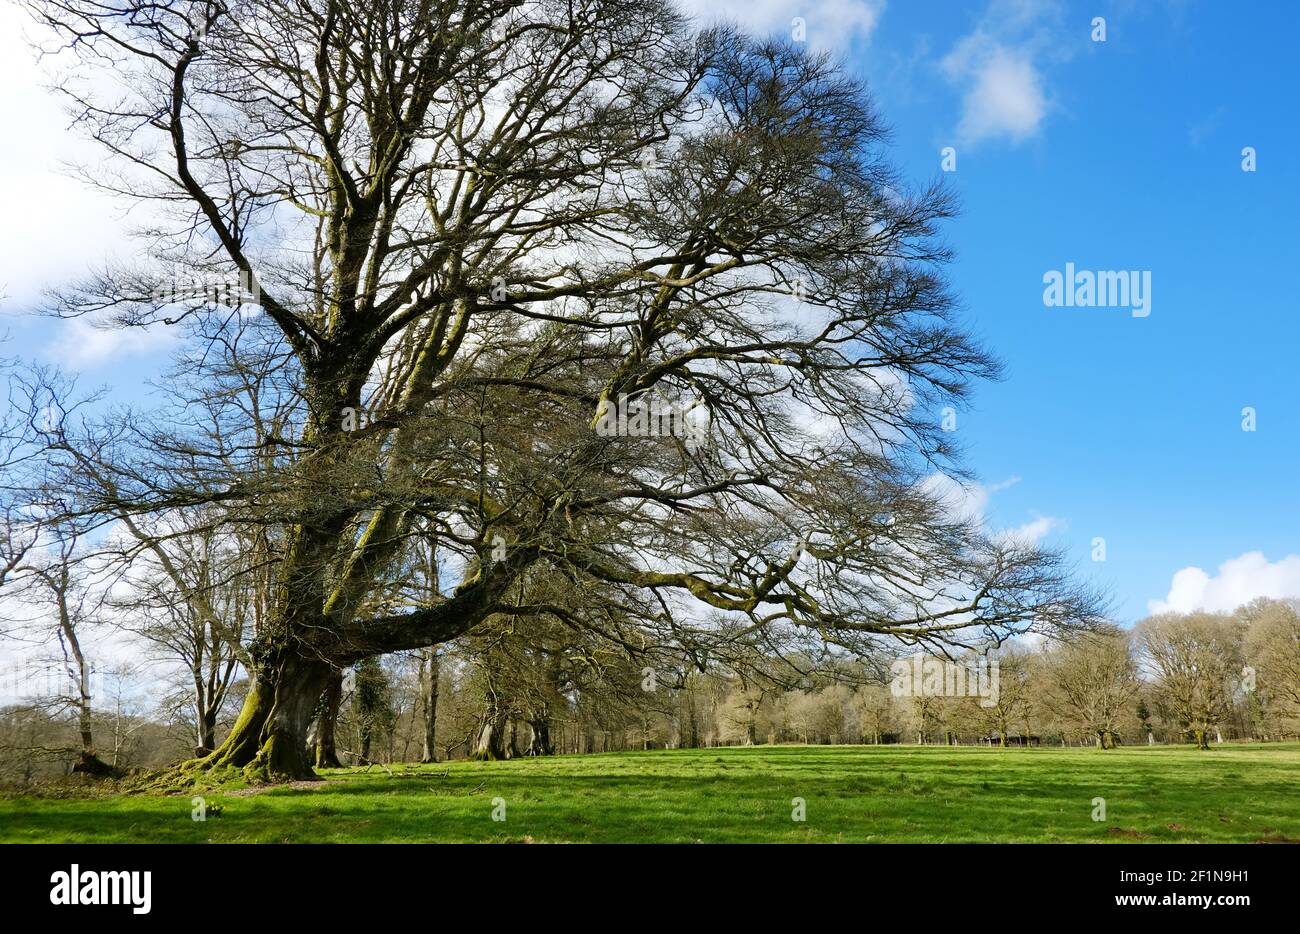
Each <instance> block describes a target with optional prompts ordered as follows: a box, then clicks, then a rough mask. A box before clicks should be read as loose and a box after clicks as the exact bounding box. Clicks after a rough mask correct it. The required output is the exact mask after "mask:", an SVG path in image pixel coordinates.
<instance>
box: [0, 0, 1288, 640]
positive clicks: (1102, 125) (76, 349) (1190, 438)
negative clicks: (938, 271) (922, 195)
mask: <svg viewBox="0 0 1300 934" xmlns="http://www.w3.org/2000/svg"><path fill="white" fill-rule="evenodd" d="M694 8H695V10H696V11H697V12H703V13H705V14H706V15H718V14H724V15H731V16H734V17H736V18H738V19H739V20H741V21H742V23H744V24H746V25H749V26H751V27H754V28H758V29H773V30H781V31H786V30H789V29H790V27H791V24H792V23H793V21H794V18H795V17H799V18H801V19H802V20H803V22H804V25H805V27H806V31H807V41H808V42H809V43H810V44H813V45H815V46H820V47H824V48H828V49H832V50H834V51H836V52H837V53H839V54H840V55H842V56H843V57H844V58H845V60H846V61H847V62H848V63H849V66H850V68H852V69H853V70H854V71H856V72H858V73H859V74H861V75H862V76H863V77H864V78H865V79H866V80H867V81H868V82H869V84H870V87H871V88H872V91H873V93H874V94H875V97H876V99H877V102H878V104H879V106H880V109H881V111H882V113H883V115H884V117H885V119H886V120H887V122H888V123H889V124H890V125H891V126H892V127H893V130H894V137H893V153H894V157H895V159H896V161H897V162H898V164H899V165H900V166H901V167H902V168H903V169H904V171H905V172H906V174H907V175H908V176H909V177H911V178H912V179H913V180H915V181H916V182H918V183H920V182H923V181H925V180H927V179H929V178H931V177H934V176H936V175H939V174H943V173H941V155H940V151H941V150H942V149H943V148H944V147H948V146H951V147H953V148H954V149H955V150H956V159H957V162H956V171H954V172H950V173H946V174H945V177H946V178H947V180H948V182H949V183H950V184H951V185H952V187H953V188H954V190H955V191H956V192H958V194H959V195H960V198H961V202H962V214H961V216H960V217H959V218H958V219H957V220H955V221H954V222H952V223H951V224H950V225H949V226H948V228H947V238H948V240H949V242H950V243H951V245H952V246H953V247H954V248H955V250H956V252H957V260H956V262H955V263H954V265H953V266H952V268H951V269H950V276H951V279H952V282H953V285H954V287H955V289H956V291H957V293H958V294H959V295H960V296H961V298H962V302H963V306H964V309H965V315H966V321H967V323H968V325H969V327H970V328H971V329H972V330H973V331H975V332H976V333H977V334H979V335H980V336H982V337H983V338H984V340H985V341H986V342H987V344H988V345H989V346H990V347H991V348H992V349H993V350H994V351H995V352H996V353H997V354H998V355H999V356H1000V357H1001V358H1002V360H1003V361H1004V362H1005V364H1006V367H1007V378H1006V380H1005V381H1004V382H1002V383H999V384H990V385H984V386H981V387H980V388H979V390H978V391H977V393H976V395H975V398H974V406H973V408H972V409H971V410H969V411H963V412H961V413H959V415H958V422H957V431H958V433H959V437H960V438H961V440H962V441H963V443H964V445H965V447H966V450H967V453H968V458H969V463H970V464H971V466H972V467H973V468H974V469H975V471H976V472H977V473H978V475H979V477H980V479H981V481H982V482H983V484H984V486H983V487H981V488H979V489H977V490H975V491H973V494H972V495H973V497H974V499H975V501H976V502H977V504H983V507H984V509H985V512H986V515H987V517H988V520H989V521H990V523H991V524H993V525H995V526H998V527H1013V526H1022V525H1026V524H1031V523H1032V524H1034V525H1035V527H1036V528H1037V529H1039V530H1040V531H1043V532H1044V533H1045V535H1046V539H1047V540H1048V541H1053V542H1057V543H1060V544H1062V545H1064V546H1066V547H1067V548H1068V549H1069V551H1070V553H1071V555H1072V557H1074V559H1075V560H1076V561H1077V562H1078V563H1079V567H1080V570H1081V571H1082V573H1084V574H1086V575H1089V576H1091V577H1094V578H1095V579H1096V580H1098V581H1099V582H1101V583H1103V584H1105V585H1106V586H1108V587H1109V588H1111V589H1112V591H1113V593H1114V595H1115V598H1116V609H1117V614H1118V616H1119V618H1120V619H1121V620H1122V621H1125V622H1132V621H1134V620H1136V619H1138V618H1140V617H1141V616H1143V615H1145V614H1146V612H1147V611H1148V608H1149V605H1150V602H1151V601H1165V600H1166V599H1167V598H1168V600H1169V603H1170V605H1171V606H1173V607H1175V608H1178V609H1191V608H1192V607H1194V606H1204V607H1207V608H1211V609H1226V608H1229V607H1230V606H1233V605H1236V604H1237V603H1239V602H1242V601H1244V600H1246V599H1249V598H1251V597H1253V596H1258V595H1272V596H1300V543H1298V542H1297V527H1298V525H1300V523H1297V518H1300V484H1298V483H1297V481H1296V465H1297V463H1298V462H1300V458H1298V457H1297V454H1300V379H1297V377H1296V375H1295V370H1296V367H1295V363H1294V360H1295V356H1296V350H1297V348H1298V347H1300V318H1298V317H1297V315H1296V312H1297V304H1298V299H1297V289H1296V286H1295V276H1296V271H1297V270H1300V232H1297V227H1296V222H1295V218H1296V216H1297V214H1300V203H1298V202H1300V167H1298V165H1297V158H1296V154H1297V153H1298V152H1300V123H1298V122H1297V119H1296V110H1295V99H1296V96H1297V92H1300V78H1298V77H1297V71H1296V64H1295V62H1296V59H1295V55H1296V52H1295V50H1296V48H1297V47H1298V46H1300V5H1296V4H1293V3H1288V2H1282V0H1278V2H1274V3H1250V2H1245V3H1234V4H1228V3H1226V2H1204V0H1203V2H1195V0H1187V2H1163V3H1162V2H1155V0H1151V2H1143V3H1136V2H1115V3H1112V2H1100V0H1093V2H1088V3H1070V2H1064V0H1062V2H1052V0H994V2H987V0H978V2H972V3H957V2H938V0H887V2H880V0H871V2H868V0H822V2H818V3H797V2H784V0H751V2H744V3H742V2H737V0H728V2H704V0H698V2H696V3H695V4H694ZM1098 16H1100V17H1104V19H1105V21H1106V41H1105V42H1095V41H1093V40H1092V38H1091V33H1092V32H1093V29H1094V27H1093V25H1092V22H1093V19H1094V17H1098ZM17 21H18V20H17V18H16V16H15V15H14V12H13V11H12V10H11V9H5V10H4V11H3V13H0V53H2V57H0V62H3V63H4V64H3V65H0V72H3V73H2V74H0V80H4V81H5V83H6V88H7V89H8V93H7V95H6V97H5V98H4V99H3V100H2V101H0V122H2V123H3V125H5V126H8V127H15V126H18V127H23V128H24V132H22V133H19V134H15V136H14V138H13V142H12V144H10V145H8V146H7V148H6V151H5V152H3V153H0V191H2V192H3V194H4V196H5V197H6V198H7V199H10V200H9V201H8V202H7V203H10V204H16V205H17V207H16V208H15V210H14V211H13V213H11V214H10V216H9V217H8V218H7V219H6V221H5V223H4V224H2V225H0V257H3V258H2V259H0V287H3V288H4V291H6V292H7V293H8V296H9V298H8V302H7V305H8V308H7V312H8V313H9V315H10V317H9V318H8V320H7V321H6V323H5V327H6V329H7V330H8V331H9V332H10V334H11V335H12V339H11V341H10V343H9V345H8V347H7V348H6V352H10V353H12V352H14V351H18V352H23V353H28V354H33V355H37V356H42V357H44V358H47V359H50V360H56V361H59V362H62V363H64V364H67V365H70V366H72V367H74V368H76V369H79V370H80V371H82V373H83V374H84V380H83V381H84V382H85V383H87V384H91V385H94V384H99V383H103V382H109V383H114V384H118V385H125V383H126V382H129V381H131V380H132V379H134V378H138V376H139V374H140V373H143V372H147V371H149V370H151V369H153V368H155V367H156V365H157V362H158V361H159V360H160V359H161V351H162V350H163V347H164V344H163V343H161V342H160V341H159V340H158V339H156V338H148V337H133V338H131V339H129V340H128V339H124V338H121V337H110V336H106V335H103V334H99V333H95V332H91V331H90V330H88V329H87V328H85V327H84V326H80V325H75V326H74V325H55V324H53V323H51V322H47V321H40V322H38V321H33V320H31V319H25V318H22V317H14V316H13V315H14V313H21V312H22V311H23V310H24V309H25V308H27V307H29V306H30V304H31V303H32V302H33V301H34V299H35V297H36V294H37V290H38V289H39V288H40V286H41V285H52V284H56V282H57V280H58V278H59V277H60V276H62V275H71V274H75V272H77V271H78V270H81V269H84V268H85V267H86V265H87V264H88V263H93V262H95V261H96V260H97V259H99V258H101V257H103V256H104V255H106V254H107V253H108V252H110V251H111V247H109V246H107V245H108V244H112V243H114V242H119V240H120V238H119V236H118V232H119V231H120V230H121V229H122V227H123V225H124V223H126V222H125V221H123V220H122V219H121V218H119V217H118V216H117V214H116V213H115V212H114V211H113V210H112V209H111V207H110V206H109V205H108V204H107V203H106V202H103V201H100V200H98V199H95V198H92V197H89V196H87V195H86V194H85V193H84V191H82V190H80V189H78V188H77V187H76V185H75V184H74V183H73V182H71V181H69V180H67V179H63V178H60V177H59V176H57V175H55V174H54V164H55V163H56V162H57V161H58V160H59V159H62V158H66V157H69V156H75V155H76V153H77V152H78V151H80V150H79V147H77V146H76V145H75V144H73V143H71V142H70V141H69V139H68V138H67V136H66V135H65V134H64V133H63V131H62V125H63V124H62V120H61V118H60V117H59V114H58V110H57V106H56V105H55V104H53V103H52V102H51V101H50V100H49V99H48V98H47V97H46V96H45V95H44V94H43V93H42V92H41V91H40V89H39V87H38V81H39V75H38V72H37V71H36V69H35V67H34V66H33V65H32V64H31V62H30V56H28V55H27V53H26V52H25V50H24V49H23V48H22V46H21V44H20V43H19V41H18V38H17V36H16V34H14V32H13V28H12V27H13V26H14V24H15V23H16V22H17ZM1247 146H1251V147H1254V149H1255V151H1256V153H1257V160H1258V161H1257V171H1255V172H1244V171H1242V154H1241V152H1242V149H1243V147H1247ZM51 200H52V201H53V202H54V204H55V208H54V209H49V208H42V207H41V205H42V204H43V203H45V204H48V203H49V202H50V201H51ZM19 218H20V219H21V220H17V219H19ZM1067 263H1073V264H1074V266H1075V267H1076V268H1078V269H1087V270H1143V271H1149V272H1150V273H1151V278H1152V296H1151V309H1150V312H1151V313H1150V315H1149V316H1148V317H1145V318H1136V317H1133V316H1132V315H1131V314H1130V313H1129V311H1128V310H1126V309H1123V308H1055V307H1046V306H1045V305H1044V302H1043V289H1044V285H1043V275H1044V273H1046V272H1048V271H1049V270H1062V269H1064V268H1065V265H1066V264H1067ZM1247 406H1250V407H1253V408H1254V410H1255V412H1256V419H1257V422H1256V430H1255V431H1253V432H1246V431H1243V430H1242V410H1243V408H1245V407H1247ZM937 417H938V413H936V418H937ZM1097 537H1100V538H1104V539H1105V547H1106V560H1105V561H1104V562H1094V561H1092V560H1090V558H1091V554H1092V551H1093V544H1092V543H1093V540H1094V539H1095V538H1097ZM1256 553H1258V554H1256ZM1289 556H1290V557H1289ZM1225 562H1226V564H1225ZM1196 569H1201V570H1200V571H1199V572H1198V571H1197V570H1196ZM1171 590H1172V593H1171Z"/></svg>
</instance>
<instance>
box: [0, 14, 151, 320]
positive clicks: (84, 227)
mask: <svg viewBox="0 0 1300 934" xmlns="http://www.w3.org/2000/svg"><path fill="white" fill-rule="evenodd" d="M24 33H28V34H31V35H38V33H37V32H36V30H35V27H34V26H33V25H32V23H31V20H30V19H28V18H27V16H26V15H25V14H24V13H23V11H22V10H20V9H18V8H16V7H14V6H10V5H6V6H4V7H0V87H3V88H4V93H3V94H0V126H3V127H4V128H5V145H4V146H3V147H0V198H3V199H4V203H5V206H6V222H5V223H4V224H0V292H3V293H4V294H5V297H6V301H5V312H6V313H11V312H14V311H23V310H26V309H27V308H29V307H30V306H32V305H34V304H36V303H37V302H38V301H39V299H40V296H41V292H42V290H43V289H45V288H47V287H49V286H54V285H60V284H66V283H67V281H68V280H69V279H72V278H76V277H78V276H80V275H82V274H84V273H85V271H86V270H87V269H88V268H89V267H91V266H94V265H102V263H103V261H104V260H105V259H106V258H108V257H110V256H112V255H115V254H120V253H121V252H122V251H123V249H124V246H125V244H126V237H125V230H126V225H125V224H124V223H123V221H122V218H121V216H120V208H119V207H118V206H116V205H114V204H113V203H112V201H111V200H110V199H109V198H108V197H106V196H104V195H101V194H98V193H96V192H94V191H92V190H91V189H89V188H87V187H86V186H85V185H83V184H81V183H80V182H78V181H76V180H75V179H73V178H71V177H69V175H68V174H66V172H65V170H64V169H63V164H64V163H67V162H82V163H94V162H96V161H97V160H99V158H100V156H101V153H100V151H99V149H98V148H97V147H96V146H95V145H94V144H92V143H89V142H87V141H85V140H84V139H81V138H80V137H79V136H78V135H77V134H76V133H75V132H73V131H71V130H69V128H68V124H69V122H70V118H69V117H68V116H67V115H66V114H65V113H64V111H63V105H62V102H61V100H60V99H59V98H58V97H56V96H55V95H54V94H52V93H51V92H50V91H48V90H47V89H46V84H47V83H48V81H49V79H50V74H49V69H48V68H47V67H46V66H43V65H41V64H39V63H38V62H37V60H36V57H35V53H34V52H33V50H32V49H31V48H30V47H29V45H28V44H27V42H26V40H25V38H24Z"/></svg>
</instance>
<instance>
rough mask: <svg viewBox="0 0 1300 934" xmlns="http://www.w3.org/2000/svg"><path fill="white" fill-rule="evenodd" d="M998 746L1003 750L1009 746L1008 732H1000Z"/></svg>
mask: <svg viewBox="0 0 1300 934" xmlns="http://www.w3.org/2000/svg"><path fill="white" fill-rule="evenodd" d="M998 745H999V746H1001V747H1002V748H1003V749H1005V748H1006V746H1007V731H1006V730H998Z"/></svg>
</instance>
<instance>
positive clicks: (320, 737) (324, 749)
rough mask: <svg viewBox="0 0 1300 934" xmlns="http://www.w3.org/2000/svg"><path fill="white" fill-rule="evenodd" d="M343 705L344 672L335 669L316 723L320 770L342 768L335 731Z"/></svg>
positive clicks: (317, 765)
mask: <svg viewBox="0 0 1300 934" xmlns="http://www.w3.org/2000/svg"><path fill="white" fill-rule="evenodd" d="M342 703H343V671H342V669H335V671H334V673H333V674H332V675H331V676H330V678H329V681H328V682H327V683H326V685H325V693H324V695H323V696H322V697H321V704H320V717H319V718H318V719H317V721H316V742H315V744H314V746H315V760H316V768H318V769H337V768H342V766H343V763H342V762H340V761H339V753H338V746H337V741H336V739H335V731H336V729H337V727H338V719H339V705H340V704H342Z"/></svg>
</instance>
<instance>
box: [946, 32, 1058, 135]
mask: <svg viewBox="0 0 1300 934" xmlns="http://www.w3.org/2000/svg"><path fill="white" fill-rule="evenodd" d="M971 76H972V78H973V80H974V86H973V87H971V89H970V90H969V91H967V92H966V96H965V98H964V99H963V101H962V115H961V122H960V123H958V124H957V138H958V140H959V141H961V142H963V143H965V144H967V145H973V144H975V143H977V142H979V141H981V140H984V139H988V138H990V137H995V136H1006V137H1008V138H1009V139H1011V140H1012V141H1013V142H1020V141H1021V140H1024V139H1027V138H1028V137H1030V136H1032V135H1034V133H1036V132H1038V125H1039V124H1040V123H1042V121H1043V117H1044V115H1045V114H1046V113H1047V101H1046V98H1044V96H1043V88H1042V76H1041V75H1040V74H1039V73H1038V70H1037V69H1036V68H1035V67H1034V64H1033V62H1032V61H1031V60H1030V59H1029V57H1028V56H1026V55H1025V54H1024V53H1023V52H1020V51H1017V50H1014V49H1007V48H1002V47H998V48H996V49H993V50H992V51H991V52H990V53H989V55H988V56H987V57H986V58H985V59H984V60H983V61H982V62H981V63H980V64H979V65H978V66H976V67H975V68H974V69H973V71H972V73H971Z"/></svg>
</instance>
